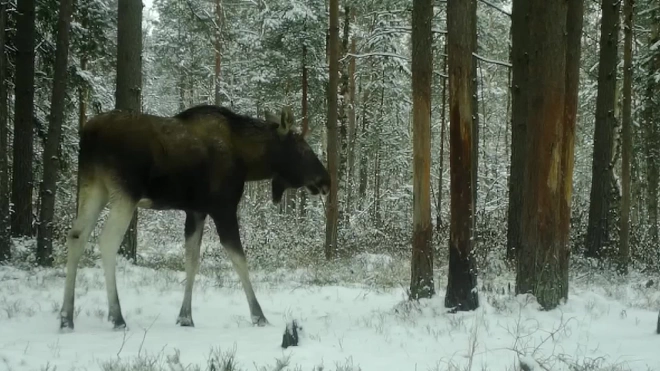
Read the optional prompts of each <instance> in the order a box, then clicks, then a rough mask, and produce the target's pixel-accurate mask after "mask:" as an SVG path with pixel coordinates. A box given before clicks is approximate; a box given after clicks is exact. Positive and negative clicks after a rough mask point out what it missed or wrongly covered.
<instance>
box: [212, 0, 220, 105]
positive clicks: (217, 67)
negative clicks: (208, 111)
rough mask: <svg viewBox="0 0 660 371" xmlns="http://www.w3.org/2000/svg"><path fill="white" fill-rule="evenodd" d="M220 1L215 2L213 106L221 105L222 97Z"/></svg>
mask: <svg viewBox="0 0 660 371" xmlns="http://www.w3.org/2000/svg"><path fill="white" fill-rule="evenodd" d="M220 1H221V0H215V22H216V25H215V69H214V83H215V84H214V86H215V104H216V105H218V106H219V105H220V104H221V103H222V96H221V94H220V57H221V56H220V48H222V45H221V42H220V37H221V33H220V25H221V24H222V6H221V4H220Z"/></svg>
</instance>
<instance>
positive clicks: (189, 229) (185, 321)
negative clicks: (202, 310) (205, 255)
mask: <svg viewBox="0 0 660 371" xmlns="http://www.w3.org/2000/svg"><path fill="white" fill-rule="evenodd" d="M205 221H206V215H205V214H202V213H196V212H186V224H185V232H184V233H185V237H186V243H185V249H186V287H185V291H184V293H183V303H182V304H181V311H180V312H179V317H178V318H177V320H176V323H177V324H180V325H181V326H190V327H194V326H195V323H194V322H193V319H192V290H193V285H194V284H195V275H196V274H197V270H198V269H199V250H200V246H201V244H202V233H203V232H204V222H205Z"/></svg>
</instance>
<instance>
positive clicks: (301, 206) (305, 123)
mask: <svg viewBox="0 0 660 371" xmlns="http://www.w3.org/2000/svg"><path fill="white" fill-rule="evenodd" d="M306 31H307V25H305V26H304V32H306ZM308 85H309V84H308V81H307V45H305V44H303V46H302V102H301V107H302V109H301V111H302V135H303V136H306V135H307V134H308V133H309V113H308V108H307V105H308V104H307V103H308V102H307V90H308ZM305 192H306V191H304V190H300V191H299V192H298V193H299V195H300V202H298V215H299V216H300V217H301V218H302V217H304V216H305V214H306V209H305V208H306V207H307V193H305Z"/></svg>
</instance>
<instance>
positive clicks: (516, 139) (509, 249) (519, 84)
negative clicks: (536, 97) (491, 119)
mask: <svg viewBox="0 0 660 371" xmlns="http://www.w3.org/2000/svg"><path fill="white" fill-rule="evenodd" d="M514 6H517V7H518V8H516V9H514V10H513V12H512V14H511V38H512V45H516V48H512V49H511V59H512V62H513V67H512V69H511V71H512V77H511V95H512V103H511V104H512V105H511V165H510V166H511V167H510V169H509V206H508V215H507V235H506V237H507V239H506V240H507V242H506V256H507V259H509V260H514V259H515V257H516V256H517V254H518V250H519V249H520V247H521V246H520V234H521V230H520V228H521V225H520V223H521V217H522V184H523V179H524V175H525V173H524V169H525V134H526V128H527V105H528V102H527V98H528V96H527V86H528V84H529V79H530V76H528V75H527V70H528V68H529V55H527V54H526V53H525V51H526V50H527V48H528V46H527V43H528V42H529V40H528V38H529V33H528V30H529V22H528V20H527V14H529V5H528V4H527V3H523V2H517V3H515V5H514Z"/></svg>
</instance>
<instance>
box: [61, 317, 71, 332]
mask: <svg viewBox="0 0 660 371" xmlns="http://www.w3.org/2000/svg"><path fill="white" fill-rule="evenodd" d="M60 330H61V331H63V332H71V331H73V318H67V317H65V316H62V317H60Z"/></svg>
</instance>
